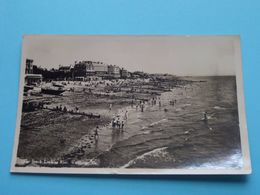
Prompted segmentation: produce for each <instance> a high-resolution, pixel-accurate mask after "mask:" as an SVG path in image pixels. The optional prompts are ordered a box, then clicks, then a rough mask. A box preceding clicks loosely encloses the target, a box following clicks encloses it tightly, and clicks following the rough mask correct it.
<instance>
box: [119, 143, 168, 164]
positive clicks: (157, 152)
mask: <svg viewBox="0 0 260 195" xmlns="http://www.w3.org/2000/svg"><path fill="white" fill-rule="evenodd" d="M167 148H168V147H163V148H156V149H154V150H152V151H149V152H146V153H144V154H142V155H140V156H137V157H136V158H135V159H133V160H130V161H129V162H128V163H126V164H125V165H123V166H122V167H121V168H128V167H131V166H133V165H135V164H137V163H139V162H146V159H149V158H158V159H167V157H168V156H169V153H168V152H167V151H166V149H167Z"/></svg>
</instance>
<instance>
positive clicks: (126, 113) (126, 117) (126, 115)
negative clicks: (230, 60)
mask: <svg viewBox="0 0 260 195" xmlns="http://www.w3.org/2000/svg"><path fill="white" fill-rule="evenodd" d="M127 119H128V111H125V120H127Z"/></svg>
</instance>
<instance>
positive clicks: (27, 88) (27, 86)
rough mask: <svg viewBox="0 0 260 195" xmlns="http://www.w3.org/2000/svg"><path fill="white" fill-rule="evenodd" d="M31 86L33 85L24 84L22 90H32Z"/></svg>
mask: <svg viewBox="0 0 260 195" xmlns="http://www.w3.org/2000/svg"><path fill="white" fill-rule="evenodd" d="M33 87H34V86H30V85H25V86H24V89H23V91H24V92H27V91H29V90H32V89H33Z"/></svg>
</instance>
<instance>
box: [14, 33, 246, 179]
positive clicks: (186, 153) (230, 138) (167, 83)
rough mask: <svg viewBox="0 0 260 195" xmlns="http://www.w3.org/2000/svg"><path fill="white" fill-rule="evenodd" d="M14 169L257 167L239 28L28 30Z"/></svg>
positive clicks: (217, 170) (216, 170) (205, 170)
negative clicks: (231, 31) (151, 32)
mask: <svg viewBox="0 0 260 195" xmlns="http://www.w3.org/2000/svg"><path fill="white" fill-rule="evenodd" d="M20 71H21V73H20V91H19V102H18V111H17V126H16V134H15V140H14V152H13V160H12V165H11V171H12V172H24V173H76V174H162V175H164V174H249V173H250V172H251V165H250V156H249V148H248V141H247V127H246V114H245V106H244V92H243V79H242V64H241V48H240V38H239V36H159V35H158V36H148V35H147V36H145V35H142V36H127V35H124V36H123V35H118V36H117V35H99V36H98V35H25V36H24V37H23V46H22V56H21V70H20Z"/></svg>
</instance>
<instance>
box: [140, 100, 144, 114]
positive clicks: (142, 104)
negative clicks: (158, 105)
mask: <svg viewBox="0 0 260 195" xmlns="http://www.w3.org/2000/svg"><path fill="white" fill-rule="evenodd" d="M140 107H141V112H143V111H144V103H143V102H142V103H141V106H140Z"/></svg>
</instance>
